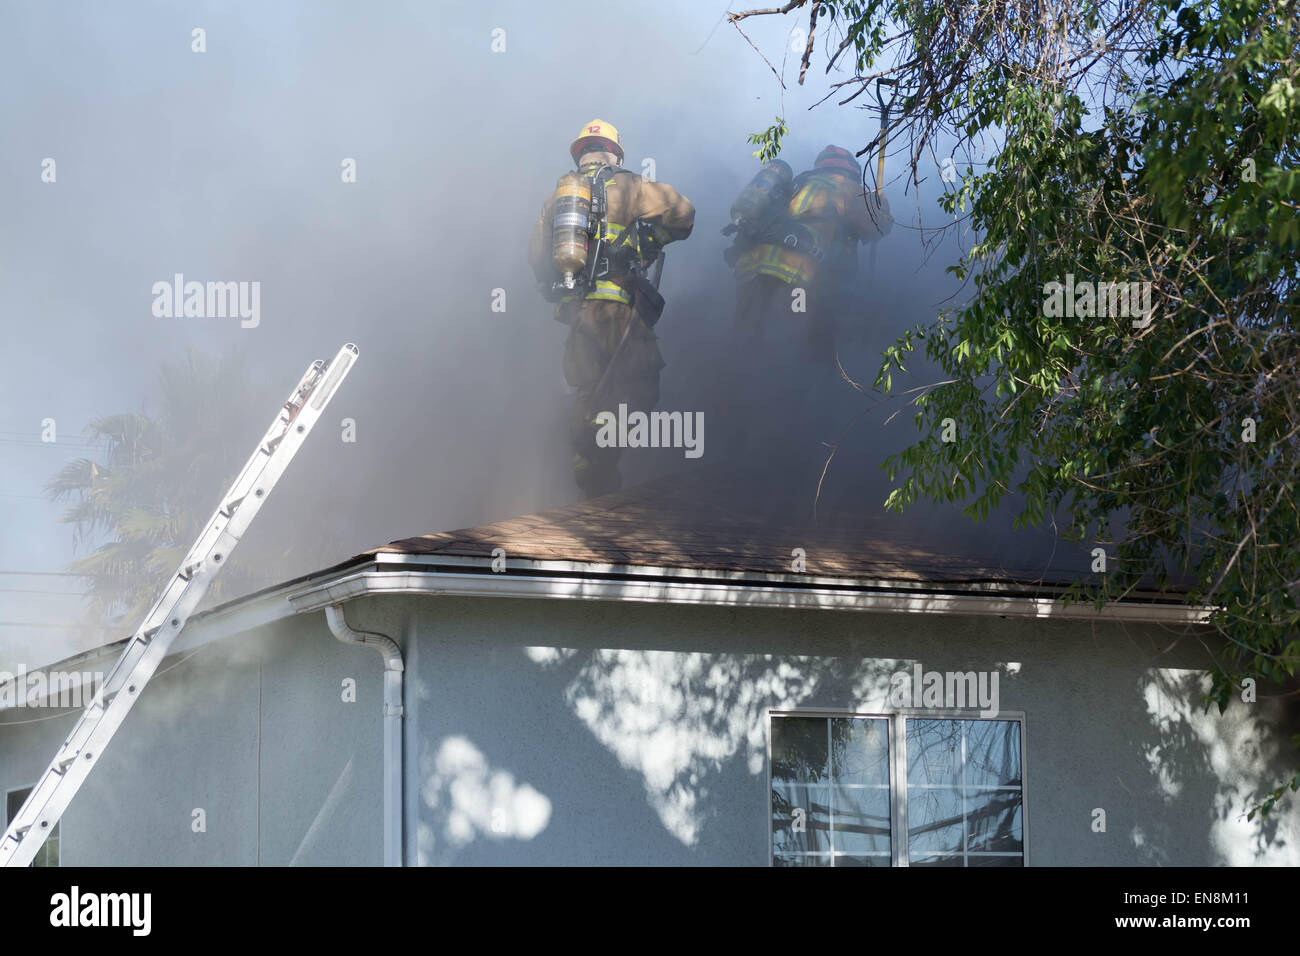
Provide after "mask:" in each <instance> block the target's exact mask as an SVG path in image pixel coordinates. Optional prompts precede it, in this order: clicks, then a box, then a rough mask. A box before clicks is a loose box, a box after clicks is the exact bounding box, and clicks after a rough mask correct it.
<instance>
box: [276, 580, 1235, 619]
mask: <svg viewBox="0 0 1300 956" xmlns="http://www.w3.org/2000/svg"><path fill="white" fill-rule="evenodd" d="M846 583H847V582H846ZM371 594H443V595H458V596H476V597H478V596H481V597H517V598H549V599H552V600H554V599H569V600H587V601H636V602H645V603H659V604H696V605H714V606H723V607H779V608H805V609H810V610H843V611H885V612H893V613H899V612H902V613H913V614H958V615H982V616H997V617H1016V618H1029V619H1035V620H1042V619H1052V620H1065V621H1080V620H1087V621H1095V620H1106V621H1126V622H1140V621H1147V622H1152V623H1162V624H1202V623H1205V621H1206V620H1207V619H1208V617H1209V615H1210V609H1209V608H1205V607H1194V606H1189V605H1185V604H1148V603H1139V602H1122V601H1121V602H1115V603H1112V604H1107V605H1105V606H1104V607H1103V608H1102V609H1101V610H1100V611H1098V610H1097V608H1096V606H1095V605H1093V604H1091V603H1076V604H1069V605H1067V604H1063V603H1062V602H1061V601H1060V600H1058V599H1056V598H1051V597H1017V596H1013V595H1005V594H996V593H994V594H989V593H984V594H957V593H952V592H939V591H934V592H924V591H919V590H917V589H915V588H897V589H883V590H856V589H853V588H852V587H851V586H850V587H848V588H829V587H793V586H789V585H781V584H761V583H754V582H747V583H738V582H725V581H682V580H678V581H672V580H617V579H614V580H611V579H600V578H577V577H559V576H554V575H513V574H485V573H478V574H475V573H461V572H457V571H428V570H425V571H376V570H365V571H358V572H353V573H352V574H347V575H344V576H342V577H339V578H335V579H333V580H332V581H327V582H323V583H320V584H316V585H312V586H307V587H304V588H303V589H302V590H300V591H298V592H297V593H296V594H292V595H290V596H289V603H290V604H292V605H293V607H294V609H295V610H296V611H298V612H300V613H301V612H304V611H312V610H318V609H320V608H322V607H328V606H329V605H331V604H337V603H339V602H341V601H350V600H353V599H354V598H358V597H362V596H365V595H371Z"/></svg>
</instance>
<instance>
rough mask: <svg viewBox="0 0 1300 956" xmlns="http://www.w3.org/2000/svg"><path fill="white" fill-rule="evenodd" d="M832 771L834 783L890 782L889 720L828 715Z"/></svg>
mask: <svg viewBox="0 0 1300 956" xmlns="http://www.w3.org/2000/svg"><path fill="white" fill-rule="evenodd" d="M831 772H832V774H833V775H834V777H835V782H836V783H837V784H841V785H842V784H846V783H851V784H861V785H867V786H880V787H887V786H888V785H889V721H887V720H880V719H877V718H870V717H834V718H832V719H831Z"/></svg>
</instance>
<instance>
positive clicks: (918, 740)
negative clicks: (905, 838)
mask: <svg viewBox="0 0 1300 956" xmlns="http://www.w3.org/2000/svg"><path fill="white" fill-rule="evenodd" d="M962 723H963V722H962V721H959V720H909V721H908V722H907V786H908V789H909V790H910V789H911V788H913V787H916V786H918V785H919V786H944V787H960V786H961V737H962V733H961V725H962ZM909 799H910V796H909Z"/></svg>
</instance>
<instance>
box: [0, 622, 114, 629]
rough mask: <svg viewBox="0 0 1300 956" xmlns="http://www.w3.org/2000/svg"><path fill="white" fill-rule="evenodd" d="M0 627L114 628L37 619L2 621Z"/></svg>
mask: <svg viewBox="0 0 1300 956" xmlns="http://www.w3.org/2000/svg"><path fill="white" fill-rule="evenodd" d="M0 627H47V628H51V629H53V630H56V631H111V630H113V628H111V627H104V626H102V625H100V626H98V627H92V626H90V625H88V624H42V623H39V622H37V621H0Z"/></svg>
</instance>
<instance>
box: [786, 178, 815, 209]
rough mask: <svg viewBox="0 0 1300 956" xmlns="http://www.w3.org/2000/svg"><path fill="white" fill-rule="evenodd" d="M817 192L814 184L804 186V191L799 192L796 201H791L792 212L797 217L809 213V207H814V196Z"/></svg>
mask: <svg viewBox="0 0 1300 956" xmlns="http://www.w3.org/2000/svg"><path fill="white" fill-rule="evenodd" d="M816 192H817V189H816V188H815V186H814V185H813V184H812V183H809V184H808V185H806V186H804V187H803V189H801V190H799V192H798V193H797V194H796V195H795V197H794V199H793V200H791V202H790V211H791V212H792V213H794V214H795V215H796V216H801V215H803V214H804V213H805V212H807V211H808V207H809V206H811V205H812V201H813V195H814V193H816Z"/></svg>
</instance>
